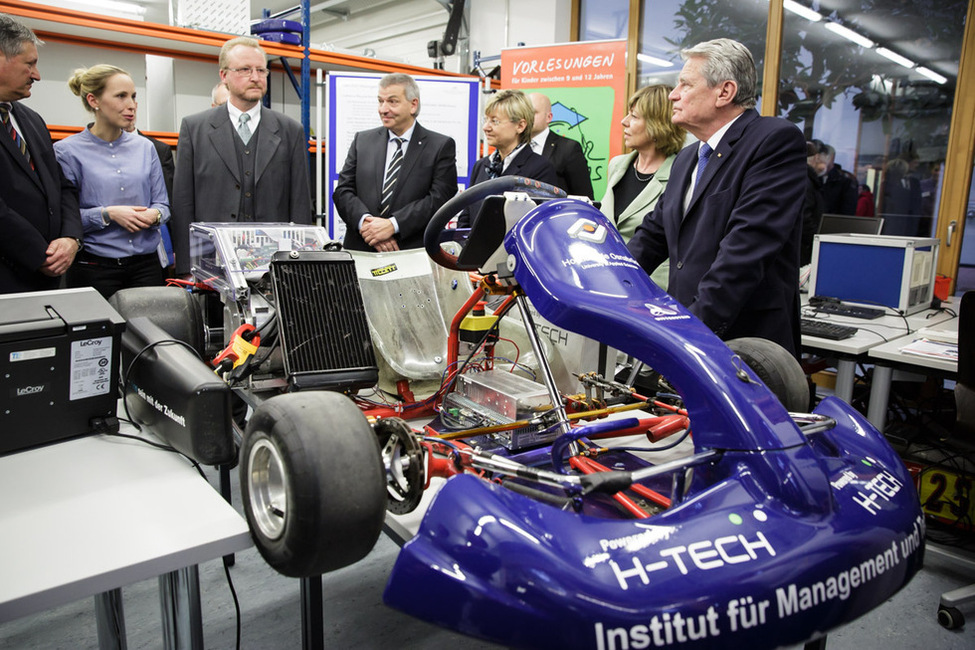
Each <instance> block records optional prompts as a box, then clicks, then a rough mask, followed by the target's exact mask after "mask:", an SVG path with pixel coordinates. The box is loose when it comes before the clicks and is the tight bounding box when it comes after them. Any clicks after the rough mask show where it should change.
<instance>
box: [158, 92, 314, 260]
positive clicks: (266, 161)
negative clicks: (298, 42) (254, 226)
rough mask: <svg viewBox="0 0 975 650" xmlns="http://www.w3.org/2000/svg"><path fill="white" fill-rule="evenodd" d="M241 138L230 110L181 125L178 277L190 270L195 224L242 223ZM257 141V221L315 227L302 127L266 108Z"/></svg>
mask: <svg viewBox="0 0 975 650" xmlns="http://www.w3.org/2000/svg"><path fill="white" fill-rule="evenodd" d="M235 137H236V135H235V130H234V126H233V124H231V122H230V114H229V113H228V112H227V107H226V106H217V107H216V108H211V109H209V110H206V111H203V112H202V113H196V114H195V115H190V116H188V117H186V118H184V119H183V123H182V124H181V125H180V129H179V143H178V144H177V147H176V157H177V165H176V177H175V179H174V182H173V204H172V212H173V215H172V222H173V228H172V229H171V232H172V234H173V248H174V250H175V252H176V273H177V274H180V275H182V274H185V273H188V272H189V270H190V259H189V254H190V247H189V242H190V224H191V223H193V222H195V221H229V222H234V221H237V212H238V210H239V208H240V192H241V189H240V179H241V170H240V163H239V161H238V159H237V150H236V147H235V146H234V138H235ZM254 138H255V140H256V144H255V140H252V141H251V146H253V147H255V148H256V151H257V157H256V159H255V178H254V217H255V218H254V221H257V222H279V223H287V222H293V223H299V224H311V223H312V208H311V189H310V186H309V185H308V143H307V141H306V140H305V134H304V130H303V129H302V127H301V125H300V124H298V123H297V122H295V121H294V120H292V119H291V118H289V117H287V116H285V115H282V114H281V113H277V112H275V111H272V110H270V109H269V108H264V107H262V108H261V122H260V125H259V127H258V129H257V133H256V134H255V135H254Z"/></svg>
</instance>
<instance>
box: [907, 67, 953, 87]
mask: <svg viewBox="0 0 975 650" xmlns="http://www.w3.org/2000/svg"><path fill="white" fill-rule="evenodd" d="M914 71H915V72H917V73H918V74H919V75H922V76H924V77H927V78H928V79H930V80H931V81H935V82H937V83H939V84H944V83H948V78H947V77H942V76H941V75H940V74H938V73H937V72H935V71H934V70H929V69H928V68H925V67H924V66H923V65H919V66H918V67H916V68H914Z"/></svg>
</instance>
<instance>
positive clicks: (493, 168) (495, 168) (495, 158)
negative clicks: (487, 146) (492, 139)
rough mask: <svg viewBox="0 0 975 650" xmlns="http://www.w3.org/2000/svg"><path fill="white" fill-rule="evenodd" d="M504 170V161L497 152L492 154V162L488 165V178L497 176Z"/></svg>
mask: <svg viewBox="0 0 975 650" xmlns="http://www.w3.org/2000/svg"><path fill="white" fill-rule="evenodd" d="M502 171H504V161H503V160H501V156H499V155H498V154H497V153H494V154H492V155H491V162H490V163H489V164H488V166H487V175H488V178H497V177H498V176H500V175H501V172H502Z"/></svg>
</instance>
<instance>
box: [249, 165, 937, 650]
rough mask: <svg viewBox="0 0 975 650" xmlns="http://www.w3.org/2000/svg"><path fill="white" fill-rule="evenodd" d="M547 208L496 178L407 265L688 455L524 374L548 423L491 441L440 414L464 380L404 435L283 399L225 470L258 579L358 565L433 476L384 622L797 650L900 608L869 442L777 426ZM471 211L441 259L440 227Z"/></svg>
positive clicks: (551, 197) (832, 416) (524, 639)
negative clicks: (421, 266) (249, 537)
mask: <svg viewBox="0 0 975 650" xmlns="http://www.w3.org/2000/svg"><path fill="white" fill-rule="evenodd" d="M559 194H560V191H559V190H556V189H554V188H551V187H548V186H544V185H541V184H539V183H536V182H535V181H531V180H529V179H523V178H515V177H502V178H499V179H495V180H493V181H489V182H487V183H484V184H482V185H478V186H475V187H474V188H472V189H470V190H468V191H466V192H464V193H462V194H460V195H458V196H457V197H455V198H454V199H452V200H451V201H449V202H448V203H447V204H446V205H445V206H444V207H443V208H442V209H441V210H439V211H438V212H437V214H436V215H435V216H434V218H433V220H432V221H431V223H430V226H429V228H428V229H427V231H426V248H427V251H428V252H429V253H430V255H431V257H432V258H433V259H434V261H435V262H437V263H438V264H440V265H443V266H446V267H448V268H452V269H458V270H478V271H479V272H480V273H481V275H482V276H483V277H482V279H481V280H480V283H481V284H480V288H479V291H480V292H481V293H482V294H483V295H490V294H493V295H494V296H496V297H497V301H502V300H503V303H502V305H501V307H499V308H498V309H497V310H496V311H495V312H494V313H495V314H501V313H503V312H505V311H511V310H517V311H518V312H519V314H520V316H521V318H522V320H523V321H524V322H525V323H526V325H527V326H528V327H527V329H528V330H529V333H528V335H529V337H530V338H531V337H532V336H533V335H534V328H533V327H532V322H533V313H536V312H537V314H539V315H541V316H542V317H543V318H544V319H545V320H546V321H548V322H549V323H552V324H554V325H556V326H558V327H560V328H563V329H565V330H570V331H572V332H576V333H578V334H580V335H582V336H585V337H588V338H590V339H593V340H596V341H600V342H603V343H606V344H607V345H611V346H612V347H613V348H615V349H617V350H619V351H621V352H622V353H623V354H625V355H628V356H630V357H632V358H634V359H637V360H639V361H640V362H642V363H644V364H646V366H648V367H650V368H652V369H653V370H654V371H656V372H657V373H659V375H660V376H661V377H662V378H664V382H665V384H664V385H665V386H666V388H667V390H666V391H663V392H662V394H661V395H653V396H646V397H643V396H641V398H642V399H643V400H644V401H642V402H640V403H641V405H642V406H643V408H644V411H645V413H648V414H649V415H650V418H651V420H652V422H651V425H650V428H651V429H652V430H653V431H655V432H656V433H657V434H659V435H663V433H661V432H662V431H664V432H665V433H672V432H673V431H675V430H679V431H680V432H681V433H679V434H675V435H684V434H687V433H688V432H689V436H690V439H691V440H692V441H693V450H692V451H689V452H688V453H687V454H686V455H684V456H683V457H679V458H675V459H672V460H668V461H666V462H662V463H654V462H652V461H651V460H649V459H650V458H652V457H653V456H652V455H651V454H648V453H644V452H642V451H639V450H634V449H633V447H634V445H632V444H630V443H628V442H627V441H628V440H630V439H631V438H630V437H629V436H631V435H632V434H633V432H634V431H635V430H640V432H639V434H638V435H641V436H643V435H647V434H646V427H645V426H644V424H645V421H644V420H641V419H639V418H638V417H634V416H631V415H630V414H629V412H626V411H622V412H620V413H617V414H614V417H601V418H599V419H592V420H590V419H587V418H586V417H577V416H576V415H574V414H573V413H571V412H570V411H571V409H570V408H568V407H567V405H566V403H565V401H564V400H563V399H562V396H561V395H560V393H559V391H558V389H557V387H556V386H555V385H554V381H553V380H552V377H551V372H550V371H548V369H547V366H546V364H545V362H544V358H542V359H540V372H539V375H540V384H541V385H542V386H544V388H545V391H546V392H547V395H548V398H549V399H548V400H546V405H545V406H544V407H542V408H537V409H536V410H535V412H534V413H533V415H532V417H531V418H529V420H528V421H515V422H513V423H511V424H509V425H508V426H496V427H494V428H491V427H484V426H483V423H482V422H481V421H480V420H478V418H476V417H474V418H473V420H471V419H470V416H472V415H473V416H476V414H477V413H476V412H477V409H478V405H477V403H476V401H471V400H470V399H469V398H471V395H470V394H467V395H466V396H462V397H465V399H468V401H464V400H463V399H459V398H458V400H459V401H458V400H451V399H450V394H451V393H452V392H455V391H456V390H457V387H458V385H459V384H460V383H461V382H459V381H457V376H459V375H463V370H464V369H463V367H462V366H463V364H461V363H457V364H454V365H453V367H452V368H451V374H450V376H449V377H448V379H447V381H445V384H444V385H445V388H444V390H443V392H442V394H440V395H439V396H438V405H439V411H440V415H439V417H438V418H437V419H436V420H435V421H434V422H433V423H431V425H430V426H427V427H424V428H423V429H422V430H416V429H414V428H412V427H410V426H408V425H407V424H406V422H405V421H404V420H402V419H399V418H396V417H386V418H380V419H378V421H374V422H370V421H369V420H368V419H367V418H366V417H365V416H364V415H363V414H362V411H361V410H360V409H359V408H358V407H357V406H356V404H355V403H354V402H353V401H352V399H350V398H349V397H347V396H345V395H342V394H340V393H326V392H320V391H319V392H313V393H304V394H303V393H291V394H287V395H281V396H278V397H274V398H271V399H269V400H267V401H266V402H264V403H263V404H261V405H260V407H258V408H257V410H256V412H255V414H254V416H253V417H252V419H251V422H250V423H249V424H248V428H247V433H246V435H245V437H244V442H243V448H242V451H241V472H242V474H241V475H242V486H243V490H244V500H245V510H246V512H247V516H248V520H249V522H250V524H251V527H252V530H253V531H254V537H255V540H256V542H257V545H258V547H259V549H260V550H261V552H262V554H263V555H264V557H265V558H266V559H267V560H268V561H269V562H270V563H271V564H272V566H275V567H276V568H277V569H278V570H279V571H281V572H283V573H285V574H287V575H292V576H299V577H305V576H312V575H317V574H320V573H323V572H326V571H329V570H332V569H335V568H337V567H340V566H344V565H346V564H349V563H351V562H353V561H355V560H356V559H358V558H359V557H362V556H363V555H364V554H365V553H367V552H368V550H369V549H370V548H371V547H372V545H373V543H374V542H375V540H376V538H377V537H378V535H379V534H380V530H381V527H382V522H383V518H384V516H385V513H384V509H385V508H386V507H387V506H388V507H389V508H390V510H392V511H393V512H400V513H402V512H406V511H409V510H411V509H412V508H414V507H415V506H416V504H417V503H418V502H419V494H420V493H422V491H423V488H424V487H425V486H426V485H427V484H428V482H429V480H430V478H431V476H441V477H448V478H447V480H446V481H445V482H443V483H442V485H441V486H440V487H439V490H438V491H437V493H436V494H435V496H434V497H433V499H432V501H431V502H430V504H429V506H428V507H427V510H426V512H425V514H424V515H423V517H422V521H421V523H420V526H419V531H418V533H417V534H416V535H415V536H414V537H413V538H412V539H410V540H409V541H408V542H407V543H406V544H405V545H404V546H403V548H402V550H401V552H400V554H399V557H398V559H397V561H396V563H395V566H394V568H393V571H392V575H391V576H390V579H389V583H388V586H387V588H386V591H385V595H384V599H385V601H386V603H387V604H389V605H390V606H392V607H395V608H397V609H400V610H402V611H404V612H407V613H408V614H410V615H413V616H416V617H418V618H421V619H423V620H426V621H430V622H432V623H435V624H437V625H441V626H444V627H447V628H450V629H453V630H456V631H459V632H461V633H464V634H468V635H471V636H474V637H479V638H483V639H488V640H491V641H494V642H497V643H499V644H503V645H505V646H509V647H525V648H594V649H597V650H624V649H627V650H629V649H635V648H659V647H681V648H684V647H687V648H691V647H697V648H716V647H728V648H760V647H776V646H782V645H789V644H797V643H803V642H807V641H810V640H814V639H817V638H821V637H823V636H824V635H825V634H826V633H827V632H828V631H829V630H830V629H832V628H835V627H837V626H839V625H842V624H844V623H847V622H849V621H852V620H853V619H855V618H857V617H858V616H861V615H862V614H864V613H865V612H867V611H869V610H870V609H872V608H874V607H877V606H879V605H881V604H882V603H883V602H884V601H885V600H887V599H888V598H890V596H891V595H892V594H894V593H895V592H897V591H898V590H899V589H900V588H901V587H903V586H904V585H905V584H907V582H908V581H910V579H911V578H912V577H913V576H914V574H915V573H916V572H917V571H918V570H919V569H920V567H921V564H922V560H923V555H924V519H923V517H922V514H921V509H920V504H919V499H918V495H917V493H916V491H915V489H914V487H913V484H912V481H911V478H910V476H909V475H908V472H907V470H906V469H905V467H904V464H903V463H902V462H901V460H900V459H899V458H898V456H897V455H896V454H895V453H894V451H893V450H892V449H891V448H890V447H889V445H888V444H887V442H886V441H885V440H884V438H883V436H882V435H881V434H880V433H878V431H877V430H876V429H875V428H874V427H873V426H872V425H871V424H870V423H869V422H867V420H866V419H865V418H863V417H862V416H861V415H860V414H859V413H857V412H856V411H854V410H853V409H852V408H851V407H849V406H848V405H847V404H845V403H843V402H842V401H840V400H838V399H835V398H827V399H825V400H823V401H822V402H821V403H820V404H819V405H818V407H817V408H816V409H815V411H814V412H813V413H790V412H789V410H787V408H786V407H785V406H783V403H782V401H781V400H780V399H779V398H778V397H777V396H776V394H774V393H773V392H772V390H771V389H770V388H769V386H768V385H767V384H769V383H770V378H772V379H774V377H773V375H774V374H775V372H779V371H781V372H782V373H784V374H788V373H789V372H795V370H794V369H792V368H784V369H783V367H784V366H787V365H788V363H787V362H784V361H783V362H777V365H778V366H780V367H779V368H778V369H777V370H776V371H775V372H773V373H771V374H769V373H767V372H764V371H760V372H758V373H756V371H755V370H753V369H752V368H751V367H750V365H749V363H746V361H747V359H744V356H746V355H743V354H742V353H741V348H740V347H739V348H736V347H735V346H734V345H732V347H729V346H728V345H726V344H725V343H724V342H722V341H721V340H720V339H719V338H718V337H717V336H715V335H714V334H713V333H712V332H711V331H710V330H709V329H708V328H707V327H705V326H704V325H703V324H702V323H701V322H700V321H698V320H697V319H696V318H695V317H694V316H692V315H691V314H690V313H689V312H688V311H687V310H686V309H685V308H684V307H682V306H681V305H680V304H679V303H677V302H676V301H675V300H674V299H673V298H671V297H670V296H669V295H667V294H666V293H665V292H664V291H662V290H661V289H659V288H658V287H657V286H656V285H654V284H653V283H652V282H651V280H650V279H649V277H648V276H647V274H646V273H645V272H644V271H643V270H642V269H641V268H640V267H639V265H638V264H637V263H636V262H635V261H634V260H633V258H632V257H631V256H630V254H629V252H628V251H627V249H626V246H625V245H624V243H623V240H622V239H621V237H620V236H619V234H618V233H617V232H616V231H615V229H614V228H613V227H612V225H611V224H610V223H609V221H608V220H607V219H606V218H605V217H603V216H602V215H601V214H600V213H599V211H598V210H596V209H595V208H594V207H593V206H592V205H591V204H589V203H586V202H583V201H579V200H575V199H568V198H559ZM482 201H483V202H484V207H483V208H482V210H481V211H480V213H479V216H478V219H477V220H476V222H475V225H474V227H473V229H472V230H471V232H470V234H469V236H468V237H467V243H466V245H465V246H464V247H463V249H462V250H461V251H460V252H459V255H454V254H453V253H451V252H448V249H449V248H450V247H449V246H444V245H442V244H443V242H444V240H446V239H449V238H451V236H452V235H454V234H456V231H451V230H449V229H447V228H446V226H447V223H448V221H449V220H450V219H451V217H452V216H453V215H455V214H456V213H457V212H458V211H459V210H461V209H464V208H472V207H474V206H476V205H477V204H480V203H481V202H482ZM529 302H530V306H531V307H533V309H534V312H533V311H532V309H530V308H529ZM533 340H534V339H533ZM773 356H774V355H773ZM785 356H786V357H788V355H785ZM777 358H779V359H781V357H777ZM789 360H790V361H791V363H795V362H794V360H791V358H790V359H789ZM773 365H776V364H773ZM795 365H796V368H797V367H798V364H795ZM766 370H767V368H766ZM798 372H800V377H801V370H800V371H798ZM597 381H601V382H602V385H603V386H604V387H606V390H607V391H610V392H612V391H613V390H616V389H618V388H619V386H618V384H617V383H616V382H615V381H614V378H612V377H610V378H602V379H599V380H597ZM802 386H803V387H804V383H803V384H802ZM800 392H801V389H800ZM665 393H666V394H668V395H667V396H662V395H663V394H665ZM806 395H807V397H808V392H807V393H806ZM631 401H633V400H631ZM465 413H466V414H467V417H465ZM473 421H477V422H478V424H477V425H476V426H472V427H467V428H465V426H464V423H465V422H473ZM519 427H520V429H519ZM665 430H666V431H665ZM499 434H500V435H499ZM607 440H612V441H613V444H616V445H617V446H616V447H614V446H613V445H612V444H610V443H609V442H608V441H607ZM512 441H517V444H512ZM688 446H689V445H688Z"/></svg>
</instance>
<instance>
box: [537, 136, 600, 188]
mask: <svg viewBox="0 0 975 650" xmlns="http://www.w3.org/2000/svg"><path fill="white" fill-rule="evenodd" d="M538 153H539V154H541V155H542V156H544V157H545V158H547V159H548V161H549V162H550V163H552V166H553V167H555V177H556V178H557V179H558V180H557V182H556V183H555V185H556V187H561V188H562V189H563V190H565V191H566V193H568V194H572V195H575V196H588V197H589V198H590V199H591V198H593V193H592V179H591V178H590V177H589V163H588V162H587V161H586V154H584V153H583V152H582V145H580V144H579V143H578V142H576V141H575V140H573V139H572V138H567V137H565V136H562V135H559V134H558V133H556V132H555V131H551V130H550V131H549V132H548V137H547V138H545V145H544V146H543V147H542V150H541V151H539V152H538ZM536 180H539V179H536Z"/></svg>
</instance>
